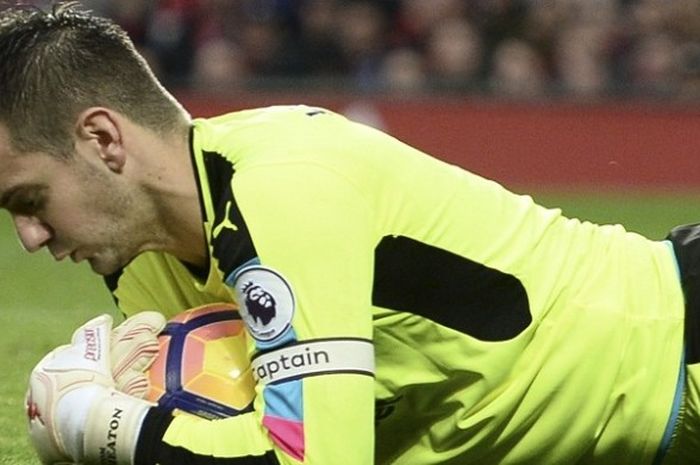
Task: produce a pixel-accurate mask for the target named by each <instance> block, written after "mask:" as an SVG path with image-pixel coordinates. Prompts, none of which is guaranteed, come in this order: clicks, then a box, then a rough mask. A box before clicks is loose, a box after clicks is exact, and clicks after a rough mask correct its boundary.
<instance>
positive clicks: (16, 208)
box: [8, 192, 45, 216]
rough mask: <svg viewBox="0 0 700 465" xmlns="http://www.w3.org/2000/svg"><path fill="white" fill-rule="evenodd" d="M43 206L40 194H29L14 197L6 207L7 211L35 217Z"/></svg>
mask: <svg viewBox="0 0 700 465" xmlns="http://www.w3.org/2000/svg"><path fill="white" fill-rule="evenodd" d="M44 204H45V197H44V195H43V193H42V192H30V193H25V194H20V195H16V196H14V197H13V198H12V199H11V200H10V202H9V205H8V210H10V211H12V212H14V213H16V214H19V215H27V216H31V215H36V214H37V213H39V212H40V211H41V210H42V209H43V208H44Z"/></svg>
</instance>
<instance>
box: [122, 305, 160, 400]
mask: <svg viewBox="0 0 700 465" xmlns="http://www.w3.org/2000/svg"><path fill="white" fill-rule="evenodd" d="M165 323H166V321H165V317H164V316H163V315H162V314H160V313H158V312H152V311H147V312H140V313H137V314H136V315H134V316H132V317H130V318H127V319H126V320H125V321H123V322H122V323H121V324H120V325H119V326H117V327H116V328H114V329H113V330H112V337H111V344H112V350H111V353H110V359H111V364H112V376H113V377H114V381H115V386H116V388H117V390H119V391H121V392H123V393H125V394H128V395H130V396H134V397H138V398H139V399H143V398H145V396H146V393H147V392H148V377H147V376H146V374H145V372H146V371H147V370H148V369H149V368H150V367H151V365H152V364H153V362H154V361H155V359H156V356H157V355H158V334H159V333H160V332H161V331H162V330H163V328H164V327H165Z"/></svg>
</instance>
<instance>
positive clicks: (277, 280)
mask: <svg viewBox="0 0 700 465" xmlns="http://www.w3.org/2000/svg"><path fill="white" fill-rule="evenodd" d="M234 288H235V290H236V296H237V298H238V304H239V306H240V312H241V316H242V317H243V321H244V322H245V323H246V326H247V327H248V329H249V330H250V332H251V334H252V335H253V337H254V338H255V339H257V340H259V341H272V340H274V339H276V338H277V337H279V336H281V335H282V334H284V333H285V332H286V330H287V329H288V328H289V327H290V325H291V323H292V315H293V314H294V295H293V293H292V288H291V286H290V285H289V283H288V282H287V280H286V279H284V278H283V277H282V276H281V275H280V274H279V273H277V272H275V271H274V270H272V269H270V268H267V267H264V266H251V267H248V268H244V269H243V270H241V271H240V272H239V273H238V274H237V276H236V279H235V282H234Z"/></svg>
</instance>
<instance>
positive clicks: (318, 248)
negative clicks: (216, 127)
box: [226, 162, 374, 465]
mask: <svg viewBox="0 0 700 465" xmlns="http://www.w3.org/2000/svg"><path fill="white" fill-rule="evenodd" d="M233 189H234V197H235V198H236V199H237V202H238V205H239V208H240V210H241V214H242V218H243V219H244V220H245V222H246V225H247V228H248V230H249V234H250V237H251V238H252V241H253V245H254V248H255V251H256V252H257V258H256V260H254V263H252V264H248V265H243V266H239V267H238V268H237V269H235V270H231V271H230V272H228V270H227V272H228V274H227V276H226V281H227V283H228V284H229V285H231V286H233V287H234V288H235V294H236V295H237V298H238V301H239V302H238V304H239V307H240V308H241V312H242V314H243V317H244V321H245V322H246V324H247V326H248V329H249V332H250V334H251V335H252V338H250V340H251V341H253V342H254V344H255V347H254V350H253V351H252V352H253V354H254V355H253V358H252V364H253V370H254V374H255V376H256V378H257V380H258V384H257V394H258V395H257V398H256V399H257V401H256V410H257V411H258V412H259V414H260V416H261V419H262V424H263V425H264V427H265V429H266V430H267V433H268V435H269V436H270V438H271V439H272V441H273V444H274V446H275V448H276V451H277V452H278V454H277V455H278V457H279V458H280V461H281V462H282V463H304V464H328V463H333V464H338V465H344V464H347V465H351V464H367V463H373V460H374V459H373V452H374V448H373V441H374V378H373V361H374V357H373V347H372V344H371V340H372V312H371V297H372V296H371V293H372V279H373V276H372V270H373V259H374V256H373V253H374V246H373V229H372V223H371V220H370V219H371V214H370V213H371V212H370V208H369V205H368V203H367V201H366V199H365V198H364V197H363V196H362V195H361V193H360V191H359V190H358V189H357V188H356V187H355V186H354V185H353V184H352V183H351V182H350V181H349V180H347V179H346V178H345V177H344V176H343V175H342V174H341V173H337V172H334V171H332V168H328V167H324V166H318V165H315V164H311V163H303V162H299V163H293V162H287V163H281V164H272V163H271V164H269V165H264V166H258V167H253V168H250V169H248V170H247V171H245V172H243V173H241V174H240V175H235V176H234V177H233ZM266 292H267V293H269V294H270V295H269V298H271V299H273V300H274V304H275V313H276V315H275V319H271V320H268V319H267V318H268V317H269V316H270V314H265V311H264V310H265V308H266V307H265V305H264V304H265V303H266V302H269V301H268V300H266V298H265V293H266ZM261 304H263V305H261ZM267 308H268V309H269V308H270V306H269V305H268V306H267Z"/></svg>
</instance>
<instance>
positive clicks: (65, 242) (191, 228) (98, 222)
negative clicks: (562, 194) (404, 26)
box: [0, 5, 700, 465]
mask: <svg viewBox="0 0 700 465" xmlns="http://www.w3.org/2000/svg"><path fill="white" fill-rule="evenodd" d="M0 89H1V92H0V167H1V168H0V206H2V207H4V208H6V209H7V210H8V211H9V212H10V214H11V215H12V218H13V220H14V223H15V226H16V229H17V232H18V235H19V238H20V240H21V242H22V243H23V245H24V247H25V248H26V249H27V250H29V251H36V250H39V249H41V248H48V250H49V251H50V252H51V253H52V254H53V255H54V256H55V257H56V258H57V259H61V258H65V257H69V256H70V257H71V258H72V259H73V260H75V261H82V260H86V261H88V262H89V263H90V265H91V266H92V268H93V269H94V271H96V272H97V273H100V274H102V275H104V276H106V278H107V281H108V283H109V285H110V286H111V288H112V289H113V291H114V295H115V297H116V298H117V299H118V301H119V304H120V306H121V308H122V309H123V310H124V312H125V313H127V314H133V313H137V312H139V311H140V310H142V309H144V308H148V307H152V306H155V307H157V308H159V309H161V310H162V311H163V313H165V314H172V313H175V312H179V311H180V310H182V309H183V308H187V307H188V306H195V305H199V304H202V303H206V302H211V301H217V300H218V301H226V302H235V303H237V304H238V305H239V308H240V311H241V315H242V317H243V320H244V322H245V324H246V328H247V333H248V335H249V336H250V337H249V338H248V352H249V355H250V358H251V364H252V369H253V372H254V374H255V376H256V381H257V383H256V396H255V401H254V409H253V410H252V411H250V412H247V413H245V414H242V415H239V416H235V417H231V418H227V419H223V420H216V421H209V420H204V419H199V418H195V417H191V416H185V415H178V416H172V415H171V414H170V413H169V412H167V411H164V410H163V409H162V408H160V407H158V406H153V405H151V404H148V403H146V402H144V401H142V400H140V398H139V396H138V395H137V394H136V393H134V392H132V391H130V389H128V387H127V386H129V385H130V383H129V382H126V383H125V382H123V380H122V379H121V377H115V376H114V366H113V361H112V359H114V360H115V361H119V362H120V363H123V358H122V357H121V355H120V354H124V353H130V352H129V351H130V350H131V349H129V344H128V343H127V341H125V340H123V338H120V337H119V332H117V333H116V336H115V337H114V338H113V337H110V336H108V333H109V330H110V322H109V321H106V320H105V319H104V318H98V319H97V320H93V321H91V322H89V323H87V324H86V325H85V326H83V327H81V328H80V329H79V330H78V331H76V333H75V336H74V339H73V341H72V343H71V344H70V345H68V346H66V347H62V348H59V349H57V350H56V351H54V352H52V353H51V354H49V355H48V356H47V357H46V358H45V359H44V360H42V361H41V362H40V364H39V365H38V366H37V367H36V368H35V370H34V372H33V374H32V376H31V383H30V384H31V389H30V394H31V396H30V402H29V405H30V407H31V408H30V409H29V414H30V431H31V434H32V438H33V442H34V444H35V446H36V448H37V451H38V452H39V455H40V457H41V459H42V461H43V462H44V463H65V462H68V463H71V462H74V463H109V464H132V463H133V464H146V465H153V464H156V463H157V464H160V465H175V464H184V463H193V464H223V463H227V464H228V463H230V464H282V465H288V464H308V465H330V464H332V465H367V464H371V463H376V464H397V465H400V464H410V465H423V464H455V465H456V464H459V465H464V464H478V465H495V464H500V465H515V464H518V465H527V464H533V465H535V464H536V465H561V464H567V465H569V464H600V465H607V464H610V465H612V464H614V465H628V464H629V465H658V464H664V465H688V464H695V463H700V448H699V444H698V443H699V442H700V435H699V434H700V433H698V431H700V419H699V418H698V408H699V405H698V403H699V402H700V399H699V393H698V383H699V381H698V378H699V377H700V365H699V362H700V345H698V336H699V335H700V328H698V324H699V323H698V321H699V320H698V312H699V311H700V309H699V305H700V300H698V299H700V296H699V295H698V286H699V284H698V271H699V270H698V267H699V266H700V254H699V252H700V247H699V244H700V242H699V240H698V238H699V237H700V234H699V233H700V229H699V228H697V227H687V228H681V229H679V230H677V231H674V232H673V233H672V234H671V235H670V236H669V239H668V240H667V241H660V242H657V241H651V240H647V239H645V238H643V237H641V236H639V235H636V234H632V233H629V232H626V231H625V230H624V229H623V228H622V227H620V226H597V225H593V224H590V223H585V222H580V221H577V220H575V219H569V218H565V217H563V216H562V215H561V214H560V212H559V211H557V210H548V209H545V208H542V207H540V206H538V205H536V204H535V203H533V201H532V200H531V199H530V198H529V197H527V196H520V195H515V194H513V193H511V192H509V191H507V190H505V189H504V188H503V187H501V186H500V185H498V184H497V183H495V182H492V181H489V180H486V179H483V178H481V177H479V176H476V175H474V174H472V173H469V172H467V171H464V170H462V169H459V168H457V167H454V166H449V165H447V164H444V163H442V162H440V161H438V160H436V159H434V158H432V157H429V156H427V155H425V154H423V153H421V152H419V151H418V150H416V149H414V148H411V147H409V146H407V145H405V144H403V143H401V142H400V141H397V140H396V139H394V138H392V137H390V136H388V135H386V134H383V133H381V132H379V131H376V130H373V129H370V128H368V127H364V126H362V125H359V124H355V123H352V122H350V121H347V120H346V119H345V118H343V117H342V116H339V115H337V114H334V113H332V112H330V111H328V110H324V109H320V108H313V107H305V106H294V107H292V106H289V107H271V108H264V109H256V110H247V111H240V112H235V113H231V114H228V115H223V116H220V117H217V118H212V119H195V120H192V119H190V117H189V115H188V114H187V113H186V112H185V111H184V110H183V108H182V107H181V106H180V105H179V104H178V103H177V101H176V100H175V99H173V98H172V96H171V95H170V94H169V93H168V92H166V91H165V90H164V89H163V88H162V87H161V85H160V84H159V83H158V81H157V80H156V79H155V78H154V76H153V74H152V72H151V71H150V70H149V68H148V66H147V65H146V63H145V61H144V60H143V58H142V57H141V56H139V55H138V54H137V52H136V51H135V50H134V47H133V45H132V43H131V42H130V41H129V39H128V38H127V37H126V35H125V33H124V32H123V31H122V30H121V29H119V28H118V27H117V26H115V25H114V24H112V23H111V22H109V21H107V20H104V19H100V18H97V17H93V16H91V15H89V14H86V13H81V12H79V11H77V10H76V9H74V8H72V7H71V6H70V5H61V6H59V7H57V8H55V9H54V10H53V11H50V12H42V11H40V10H36V9H31V10H23V9H16V8H15V9H9V10H7V11H4V12H3V13H0ZM137 318H138V317H137ZM127 321H129V320H127ZM131 321H132V322H134V321H137V320H131ZM156 326H157V325H155V326H154V327H156ZM151 333H152V332H147V333H145V334H146V335H147V336H148V334H151ZM148 337H151V336H148ZM147 339H148V338H147ZM113 340H115V341H121V342H120V344H122V345H121V346H120V347H121V349H119V351H116V352H115V350H114V348H113V347H111V344H112V341H113ZM115 346H116V342H115ZM125 347H126V348H125ZM135 350H136V353H138V349H135ZM108 353H113V356H112V357H109V358H108V357H107V354H108ZM146 358H148V357H146ZM290 361H291V362H290ZM146 365H147V363H144V364H142V366H144V367H145V366H146ZM134 371H135V372H136V373H138V371H139V365H129V370H128V372H129V373H131V374H132V375H133V374H134ZM117 378H119V379H117ZM132 379H138V376H136V378H132ZM137 384H138V383H137Z"/></svg>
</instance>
